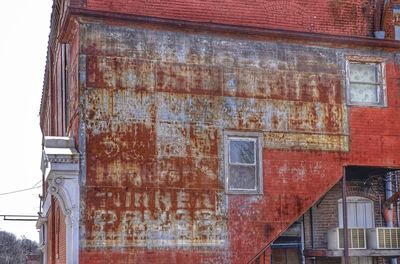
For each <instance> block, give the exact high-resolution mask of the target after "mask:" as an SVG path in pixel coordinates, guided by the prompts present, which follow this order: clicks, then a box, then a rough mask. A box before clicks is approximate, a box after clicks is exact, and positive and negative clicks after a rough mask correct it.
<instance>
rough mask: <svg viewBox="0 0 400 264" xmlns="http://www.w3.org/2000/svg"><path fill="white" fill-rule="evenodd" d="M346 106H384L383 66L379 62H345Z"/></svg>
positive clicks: (352, 60) (355, 60) (358, 60)
mask: <svg viewBox="0 0 400 264" xmlns="http://www.w3.org/2000/svg"><path fill="white" fill-rule="evenodd" d="M346 82H347V104H349V105H359V106H386V83H385V65H384V63H383V62H382V61H379V60H372V59H370V60H363V59H359V58H358V59H350V60H348V61H347V78H346Z"/></svg>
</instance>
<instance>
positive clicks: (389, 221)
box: [385, 172, 397, 264]
mask: <svg viewBox="0 0 400 264" xmlns="http://www.w3.org/2000/svg"><path fill="white" fill-rule="evenodd" d="M385 185H386V186H385V199H386V200H387V199H389V198H390V197H392V195H393V190H392V173H391V172H389V173H388V174H386V179H385ZM385 211H386V212H385V216H386V217H385V221H386V226H387V227H393V205H392V204H390V205H389V207H387V208H386V206H385ZM390 263H391V264H397V258H391V259H390Z"/></svg>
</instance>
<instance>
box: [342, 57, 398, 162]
mask: <svg viewBox="0 0 400 264" xmlns="http://www.w3.org/2000/svg"><path fill="white" fill-rule="evenodd" d="M399 72H400V71H399V64H398V63H395V61H394V60H388V61H387V62H386V81H387V97H388V107H385V108H374V107H356V106H350V107H349V127H350V152H349V154H348V155H347V158H346V161H345V162H346V163H347V164H348V165H369V166H388V167H390V166H397V167H398V166H399V161H400V152H399V151H398V150H399V149H400V137H399V133H398V131H400V124H399V122H398V116H399V113H400V97H399V94H400V82H399V80H400V75H399Z"/></svg>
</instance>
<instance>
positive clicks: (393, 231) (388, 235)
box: [367, 227, 400, 249]
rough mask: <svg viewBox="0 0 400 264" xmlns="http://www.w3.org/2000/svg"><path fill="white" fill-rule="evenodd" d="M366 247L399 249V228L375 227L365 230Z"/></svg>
mask: <svg viewBox="0 0 400 264" xmlns="http://www.w3.org/2000/svg"><path fill="white" fill-rule="evenodd" d="M367 238H368V248H370V249H399V248H400V228H398V227H376V228H370V229H368V230H367Z"/></svg>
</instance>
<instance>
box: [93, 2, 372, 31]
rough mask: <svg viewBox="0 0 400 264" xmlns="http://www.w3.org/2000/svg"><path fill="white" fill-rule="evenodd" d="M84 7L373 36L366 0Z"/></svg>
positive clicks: (99, 3)
mask: <svg viewBox="0 0 400 264" xmlns="http://www.w3.org/2000/svg"><path fill="white" fill-rule="evenodd" d="M86 7H87V8H88V9H93V10H102V11H111V12H118V13H126V14H135V15H142V16H153V17H161V18H171V19H181V20H189V21H199V22H212V23H220V24H232V25H241V26H254V27H261V28H281V29H289V30H296V31H310V32H319V33H328V34H335V35H347V36H364V37H372V33H373V12H374V7H373V4H371V1H368V0H318V1H315V0H306V1H305V0H292V1H283V0H282V1H272V0H268V1H255V0H252V1H239V0H227V1H211V0H207V1H196V0H192V1H183V0H177V1H172V2H171V1H156V0H150V1H142V0H133V1H124V0H118V1H105V0H87V1H86Z"/></svg>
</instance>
